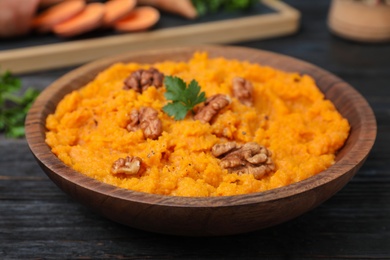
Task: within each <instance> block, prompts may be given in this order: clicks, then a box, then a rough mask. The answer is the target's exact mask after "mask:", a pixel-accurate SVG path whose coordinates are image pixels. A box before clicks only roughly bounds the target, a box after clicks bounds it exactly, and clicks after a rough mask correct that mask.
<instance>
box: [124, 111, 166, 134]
mask: <svg viewBox="0 0 390 260" xmlns="http://www.w3.org/2000/svg"><path fill="white" fill-rule="evenodd" d="M126 128H127V130H128V131H137V130H138V129H142V131H143V133H144V136H145V138H150V139H157V138H158V137H159V136H160V135H161V133H162V122H161V120H160V119H159V118H158V112H157V111H156V110H155V109H153V108H151V107H141V108H140V109H139V110H137V109H134V110H132V111H131V113H130V121H129V123H128V125H127V127H126Z"/></svg>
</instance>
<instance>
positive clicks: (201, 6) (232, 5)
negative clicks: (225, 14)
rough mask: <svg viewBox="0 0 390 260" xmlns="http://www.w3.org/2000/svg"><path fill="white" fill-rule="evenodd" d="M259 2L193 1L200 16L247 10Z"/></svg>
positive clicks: (253, 0) (242, 0) (249, 0)
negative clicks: (224, 11) (221, 11)
mask: <svg viewBox="0 0 390 260" xmlns="http://www.w3.org/2000/svg"><path fill="white" fill-rule="evenodd" d="M256 2H258V0H192V4H193V5H194V6H195V8H196V11H197V12H198V14H199V15H200V16H203V15H206V14H208V13H216V12H218V11H220V10H226V11H236V10H245V9H248V8H250V7H251V6H253V5H254V4H255V3H256Z"/></svg>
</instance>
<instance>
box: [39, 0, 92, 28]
mask: <svg viewBox="0 0 390 260" xmlns="http://www.w3.org/2000/svg"><path fill="white" fill-rule="evenodd" d="M85 6H86V3H85V0H72V1H70V0H69V1H64V2H61V3H59V4H56V5H53V6H51V7H49V8H48V9H46V10H45V11H43V12H42V13H40V14H38V15H37V16H36V17H35V18H34V19H33V21H32V27H33V28H34V29H36V30H38V31H39V32H49V31H51V30H52V29H53V27H54V26H55V25H57V24H59V23H62V22H64V21H66V20H68V19H70V18H72V17H73V16H75V15H76V14H78V13H80V12H81V11H83V10H84V8H85Z"/></svg>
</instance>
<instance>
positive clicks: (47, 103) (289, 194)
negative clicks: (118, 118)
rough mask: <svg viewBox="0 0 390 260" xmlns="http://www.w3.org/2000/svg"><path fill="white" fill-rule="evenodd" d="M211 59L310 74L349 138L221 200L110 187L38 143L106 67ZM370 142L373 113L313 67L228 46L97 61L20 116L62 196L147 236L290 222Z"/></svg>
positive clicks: (343, 175) (338, 179)
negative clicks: (287, 180) (280, 176)
mask: <svg viewBox="0 0 390 260" xmlns="http://www.w3.org/2000/svg"><path fill="white" fill-rule="evenodd" d="M196 50H201V51H207V52H209V56H210V57H217V56H224V57H226V58H228V59H239V60H247V61H249V62H252V63H260V64H263V65H270V66H272V67H275V68H278V69H282V70H285V71H291V72H300V73H306V74H309V75H311V76H312V77H314V79H315V80H316V82H317V84H318V86H319V88H320V89H321V90H322V91H323V93H324V94H325V96H326V98H328V99H330V100H331V101H333V103H334V104H335V106H336V107H337V109H338V110H339V112H340V113H341V114H342V115H343V116H344V117H346V118H347V119H348V121H349V123H350V124H351V126H352V127H351V133H350V136H349V138H348V140H347V141H346V143H345V145H344V147H343V148H342V149H341V150H340V151H339V153H338V155H337V157H336V163H335V164H334V165H332V166H331V167H330V168H328V169H327V170H325V171H323V172H321V173H319V174H318V175H316V176H314V177H311V178H309V179H306V180H304V181H301V182H298V183H295V184H292V185H288V186H285V187H282V188H277V189H274V190H269V191H265V192H259V193H252V194H247V195H237V196H222V197H199V198H194V197H174V196H162V195H155V194H147V193H142V192H136V191H131V190H126V189H122V188H117V187H114V186H111V185H108V184H105V183H102V182H99V181H97V180H94V179H92V178H89V177H87V176H85V175H83V174H81V173H79V172H76V171H75V170H73V169H71V168H70V167H68V166H66V165H65V164H64V163H62V162H61V161H60V160H59V159H58V158H57V157H56V156H55V155H54V154H53V153H52V152H51V150H50V147H49V146H48V145H47V144H46V143H45V130H46V129H45V120H46V117H47V116H48V115H49V114H50V113H53V112H54V110H55V108H56V106H57V104H58V102H59V101H60V100H61V99H62V98H63V97H64V95H65V94H67V93H69V92H71V91H72V90H75V89H78V88H80V87H81V86H83V85H85V84H86V83H88V82H89V81H91V80H93V79H94V77H95V76H96V75H97V74H98V73H99V72H100V71H102V70H104V69H105V68H107V67H108V66H109V65H111V64H113V63H115V62H119V61H123V62H130V61H132V62H140V63H152V62H156V61H163V60H175V61H185V60H188V59H189V58H190V57H191V56H192V54H193V52H194V51H196ZM375 137H376V121H375V117H374V114H373V112H372V110H371V108H370V106H369V104H368V103H367V102H366V101H365V99H364V98H363V97H362V96H361V95H360V94H359V93H358V92H357V91H356V90H354V89H353V88H352V87H351V86H350V85H348V84H347V83H345V82H344V81H342V80H341V79H339V78H337V77H336V76H334V75H332V74H331V73H329V72H327V71H325V70H323V69H320V68H318V67H316V66H313V65H311V64H308V63H306V62H303V61H299V60H297V59H294V58H290V57H286V56H283V55H279V54H275V53H271V52H266V51H260V50H254V49H248V48H240V47H229V46H225V47H223V46H195V47H187V48H176V49H165V50H158V51H144V52H133V53H128V54H124V55H121V56H117V57H114V58H108V59H103V60H99V61H96V62H93V63H90V64H87V65H85V66H82V67H80V68H78V69H76V70H74V71H71V72H70V73H68V74H66V75H65V76H63V77H61V78H60V79H58V80H57V81H55V82H54V83H53V84H51V85H50V86H49V87H48V88H47V89H45V90H44V91H43V92H42V93H41V95H40V96H39V97H38V98H37V100H36V102H35V103H34V105H33V106H32V108H31V110H30V111H29V113H28V116H27V119H26V138H27V141H28V144H29V146H30V149H31V151H32V153H33V154H34V156H35V157H36V159H37V161H38V163H39V165H40V166H41V167H42V169H43V170H44V171H45V172H46V174H47V175H48V176H49V177H50V179H51V180H52V181H53V182H54V183H55V184H57V186H58V187H60V188H61V189H62V190H63V191H64V192H65V193H67V194H69V195H70V196H71V197H72V198H73V199H75V200H76V201H79V202H81V203H82V204H85V205H86V206H88V207H90V208H91V209H93V210H94V211H96V212H98V213H100V214H102V215H103V216H105V217H107V218H109V219H111V220H114V221H116V222H119V223H122V224H125V225H128V226H131V227H134V228H138V229H143V230H148V231H153V232H158V233H165V234H175V235H186V236H216V235H228V234H238V233H244V232H249V231H254V230H258V229H262V228H266V227H269V226H273V225H277V224H279V223H282V222H284V221H287V220H290V219H292V218H295V217H297V216H299V215H301V214H303V213H305V212H307V211H309V210H311V209H313V208H315V207H316V206H318V205H319V204H321V203H322V202H324V201H325V200H327V199H328V198H330V197H331V196H332V195H334V194H335V193H336V192H337V191H339V190H340V189H341V188H342V187H343V186H344V185H345V184H346V183H347V182H348V181H349V180H350V179H351V178H352V177H353V176H354V174H355V173H356V172H357V170H358V169H359V168H360V167H361V166H362V164H363V162H364V161H365V159H366V157H367V155H368V153H369V151H370V150H371V148H372V146H373V144H374V141H375Z"/></svg>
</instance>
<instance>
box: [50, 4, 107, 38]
mask: <svg viewBox="0 0 390 260" xmlns="http://www.w3.org/2000/svg"><path fill="white" fill-rule="evenodd" d="M104 12H105V8H104V4H102V3H91V4H87V6H86V7H85V9H84V10H83V11H82V12H81V13H79V14H77V15H76V16H73V17H72V18H70V19H69V20H66V21H65V22H62V23H60V24H57V25H56V26H54V28H53V32H54V33H55V34H57V35H58V36H60V37H73V36H76V35H80V34H83V33H86V32H89V31H92V30H94V29H96V28H98V27H100V26H101V25H102V24H103V18H104Z"/></svg>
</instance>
